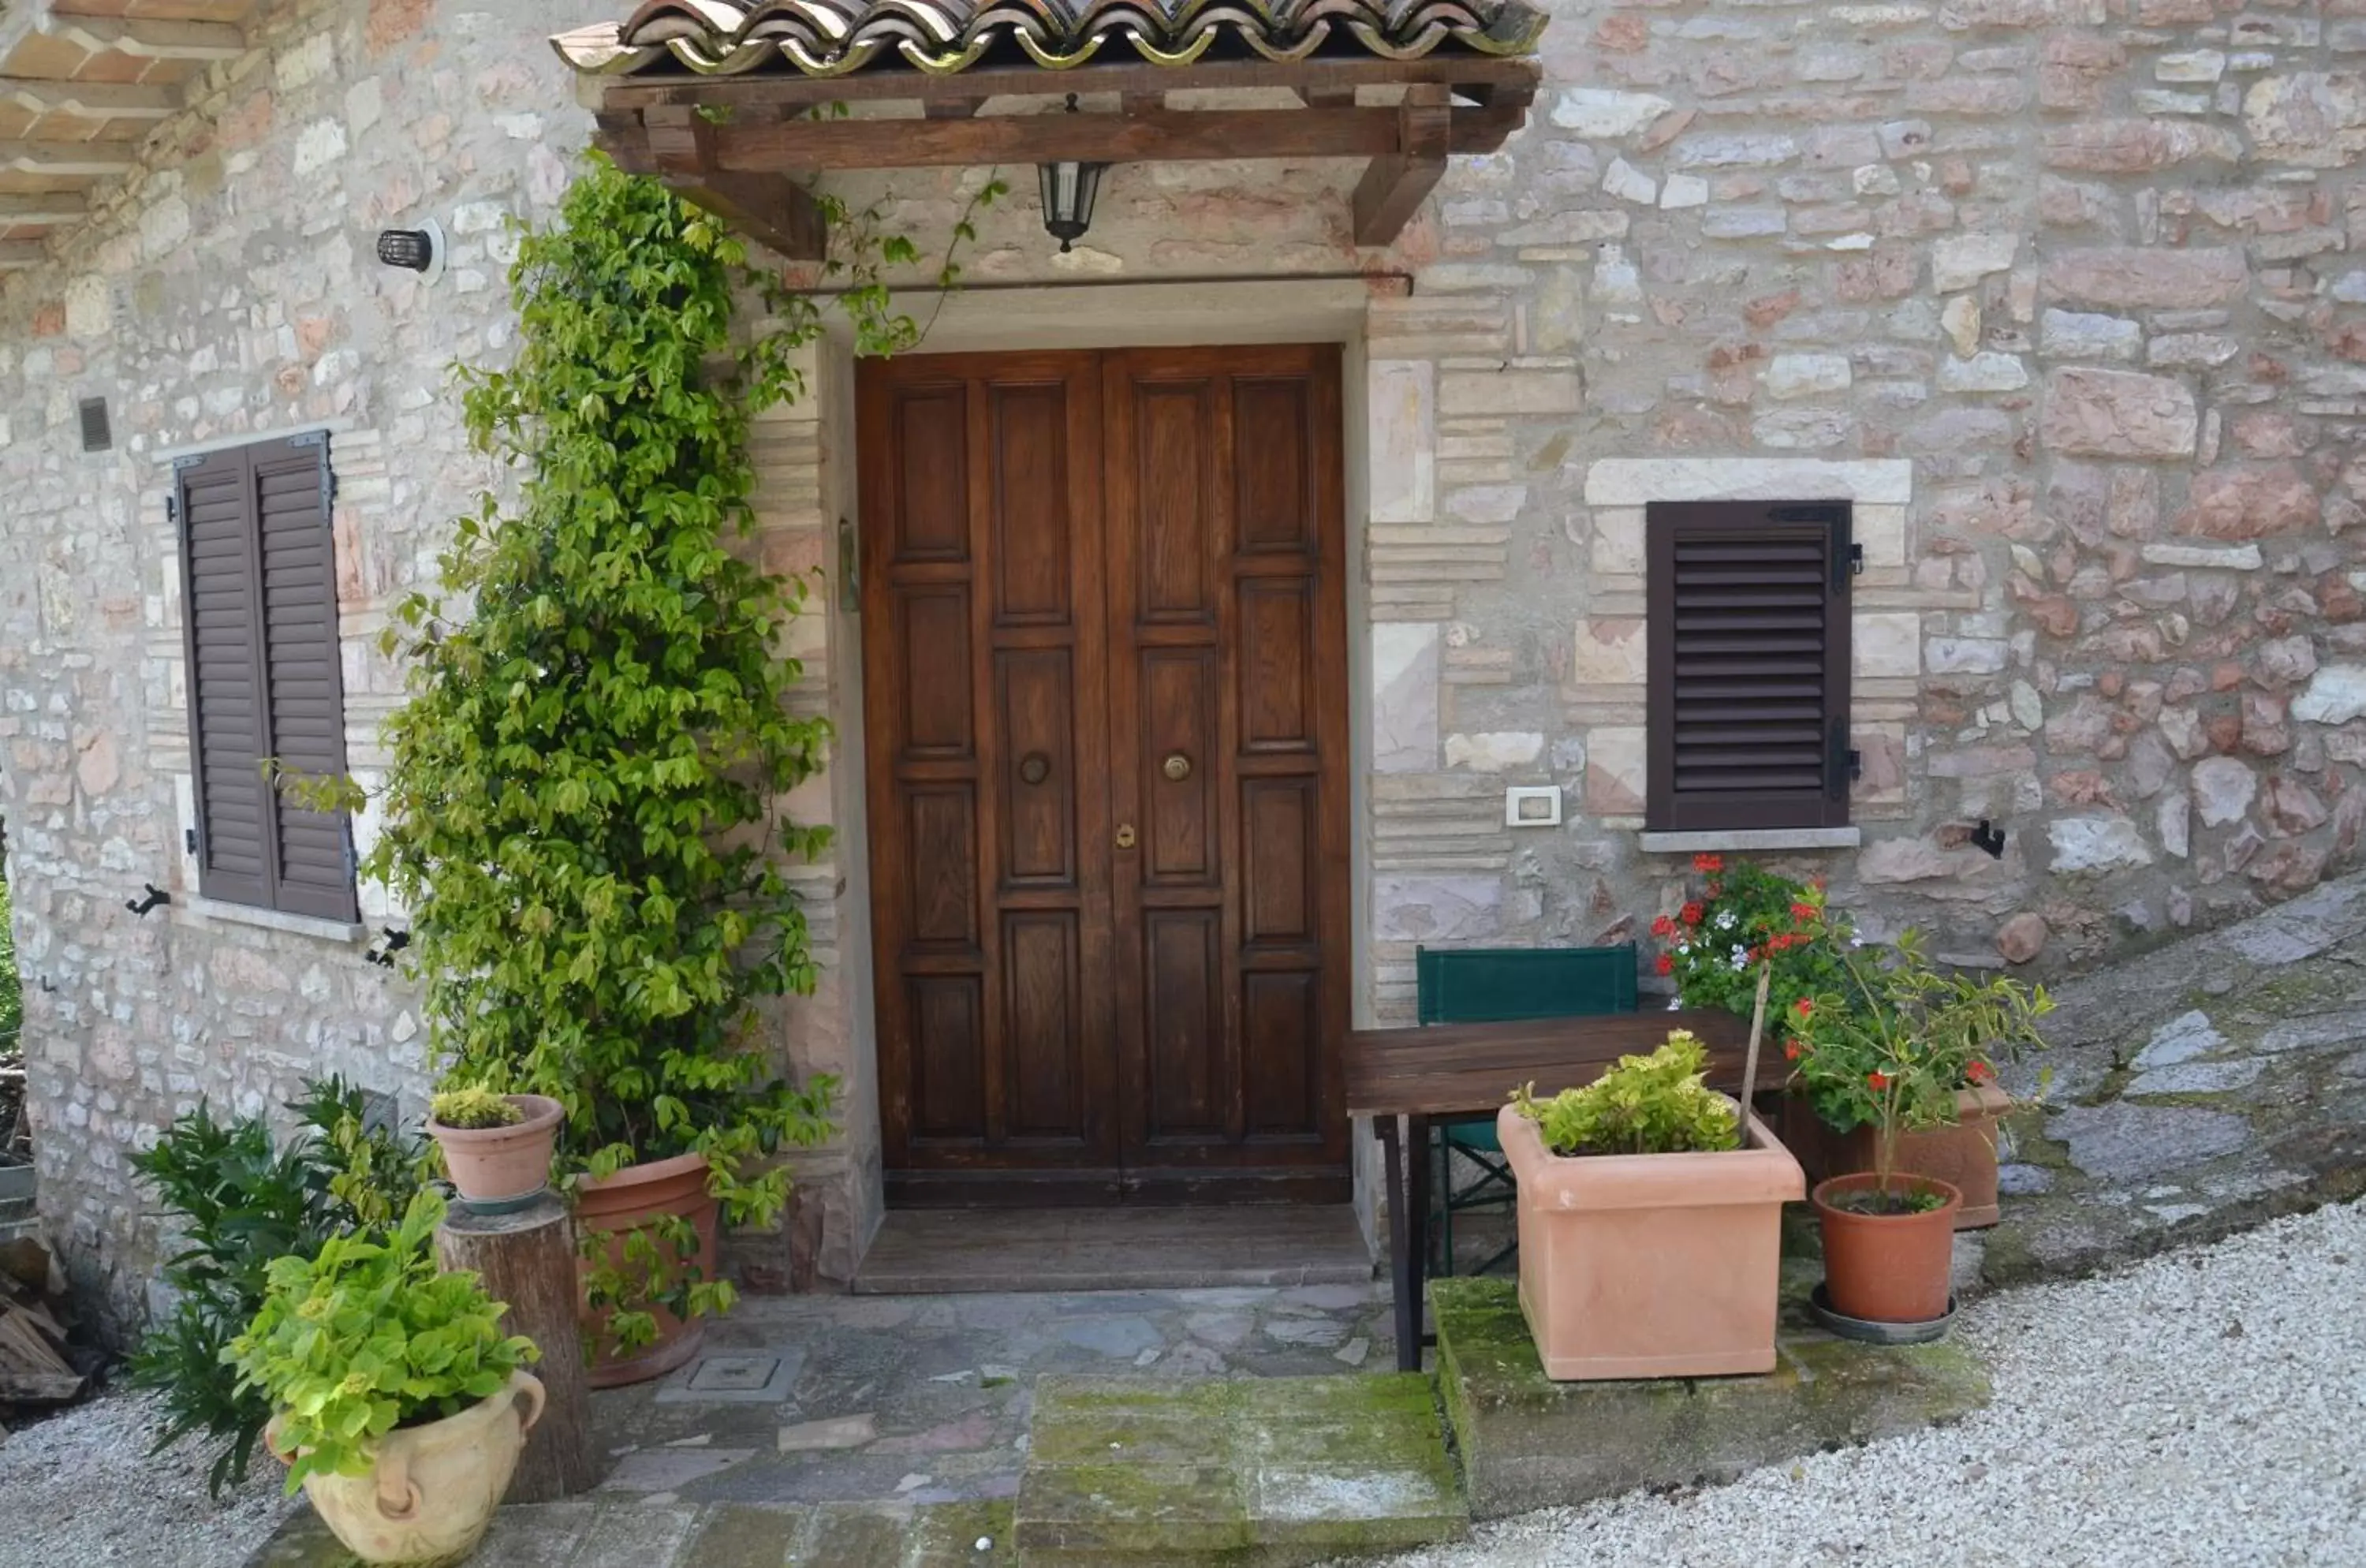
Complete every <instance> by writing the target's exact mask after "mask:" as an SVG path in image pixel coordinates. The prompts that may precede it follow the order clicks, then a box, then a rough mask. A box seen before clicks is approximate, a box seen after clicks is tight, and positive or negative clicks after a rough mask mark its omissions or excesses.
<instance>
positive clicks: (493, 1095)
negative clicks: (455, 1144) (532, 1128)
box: [427, 1084, 525, 1131]
mask: <svg viewBox="0 0 2366 1568" xmlns="http://www.w3.org/2000/svg"><path fill="white" fill-rule="evenodd" d="M427 1114H428V1115H429V1116H430V1117H431V1118H433V1119H434V1121H435V1122H438V1123H440V1124H442V1125H444V1126H446V1127H457V1128H460V1129H463V1130H465V1131H481V1130H483V1129H485V1128H488V1127H514V1126H516V1125H517V1124H518V1123H519V1122H523V1121H524V1120H525V1112H524V1111H521V1110H519V1109H518V1108H517V1106H516V1105H515V1104H513V1102H512V1101H511V1100H508V1099H507V1098H506V1097H504V1096H503V1095H501V1094H500V1093H499V1092H497V1091H495V1090H493V1089H487V1088H485V1087H484V1086H483V1085H481V1084H462V1085H459V1086H457V1087H456V1088H453V1089H438V1090H437V1091H436V1093H435V1097H434V1099H432V1100H429V1101H428V1102H427Z"/></svg>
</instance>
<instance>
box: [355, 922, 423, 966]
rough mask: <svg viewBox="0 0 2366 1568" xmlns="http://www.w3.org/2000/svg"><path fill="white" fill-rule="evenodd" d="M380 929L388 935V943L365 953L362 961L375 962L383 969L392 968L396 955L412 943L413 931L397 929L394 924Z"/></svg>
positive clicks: (379, 928) (366, 962)
mask: <svg viewBox="0 0 2366 1568" xmlns="http://www.w3.org/2000/svg"><path fill="white" fill-rule="evenodd" d="M378 930H379V931H381V932H383V933H384V934H385V936H386V945H385V946H384V947H378V948H372V949H371V950H370V951H369V952H367V953H363V954H362V962H363V963H365V964H377V966H378V967H379V968H381V969H391V968H393V967H394V955H395V954H396V953H400V952H401V951H402V950H403V949H404V948H406V947H409V946H410V945H411V933H410V932H409V931H396V930H395V929H394V928H393V927H392V926H380V927H378Z"/></svg>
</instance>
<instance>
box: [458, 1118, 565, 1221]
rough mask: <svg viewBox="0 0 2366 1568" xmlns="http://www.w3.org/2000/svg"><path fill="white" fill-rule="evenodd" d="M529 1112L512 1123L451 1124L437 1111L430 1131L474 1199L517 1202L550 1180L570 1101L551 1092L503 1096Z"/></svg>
mask: <svg viewBox="0 0 2366 1568" xmlns="http://www.w3.org/2000/svg"><path fill="white" fill-rule="evenodd" d="M501 1098H502V1099H503V1100H508V1101H509V1102H510V1103H511V1104H512V1105H514V1106H516V1107H517V1108H518V1109H519V1110H520V1111H524V1112H525V1120H524V1121H523V1122H512V1123H511V1124H510V1125H508V1126H506V1127H446V1126H445V1125H444V1123H443V1122H438V1121H436V1120H435V1118H434V1117H433V1116H430V1117H429V1118H428V1119H427V1133H428V1135H429V1136H430V1137H432V1138H434V1140H435V1142H436V1145H437V1146H438V1147H440V1148H441V1149H443V1151H444V1168H445V1172H446V1173H448V1174H449V1175H450V1176H451V1178H452V1185H453V1186H454V1187H456V1188H457V1189H459V1191H460V1196H461V1197H463V1198H466V1199H467V1200H468V1201H470V1202H472V1203H505V1202H513V1201H516V1200H518V1199H521V1198H531V1197H533V1196H534V1195H535V1193H537V1192H539V1191H541V1190H543V1189H544V1188H545V1187H547V1186H548V1185H550V1156H551V1152H552V1151H553V1150H554V1149H556V1148H557V1147H558V1123H559V1120H560V1118H562V1117H564V1116H565V1115H566V1114H567V1110H566V1107H564V1106H562V1105H560V1104H559V1103H558V1101H557V1100H553V1099H551V1098H550V1097H549V1096H547V1095H541V1094H505V1095H503V1096H501Z"/></svg>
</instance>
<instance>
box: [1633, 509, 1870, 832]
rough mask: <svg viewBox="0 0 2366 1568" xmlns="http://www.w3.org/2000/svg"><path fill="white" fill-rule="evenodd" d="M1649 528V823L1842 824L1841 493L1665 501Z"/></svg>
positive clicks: (1845, 775)
mask: <svg viewBox="0 0 2366 1568" xmlns="http://www.w3.org/2000/svg"><path fill="white" fill-rule="evenodd" d="M1645 528H1646V536H1647V547H1648V552H1647V559H1646V562H1645V570H1646V571H1647V573H1648V574H1649V575H1648V579H1647V589H1648V605H1649V614H1650V619H1649V623H1648V633H1647V635H1648V637H1649V640H1650V670H1649V680H1650V687H1649V690H1650V697H1651V719H1650V769H1649V773H1650V777H1649V788H1648V792H1647V794H1648V798H1647V801H1646V805H1645V810H1646V813H1647V817H1646V819H1647V821H1648V822H1649V824H1650V825H1651V827H1652V828H1654V829H1662V830H1666V831H1672V832H1684V831H1694V830H1700V829H1752V828H1827V827H1841V826H1843V825H1845V824H1846V823H1847V821H1848V785H1849V750H1848V698H1849V598H1848V596H1849V574H1850V550H1849V506H1848V503H1847V502H1656V503H1654V504H1652V505H1651V507H1650V508H1648V509H1647V512H1646V521H1645Z"/></svg>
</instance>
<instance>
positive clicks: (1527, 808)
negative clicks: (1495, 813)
mask: <svg viewBox="0 0 2366 1568" xmlns="http://www.w3.org/2000/svg"><path fill="white" fill-rule="evenodd" d="M1504 826H1505V827H1507V828H1558V827H1560V785H1559V784H1514V785H1513V786H1512V787H1511V788H1509V789H1507V790H1505V791H1504Z"/></svg>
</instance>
